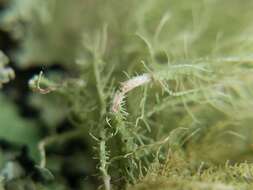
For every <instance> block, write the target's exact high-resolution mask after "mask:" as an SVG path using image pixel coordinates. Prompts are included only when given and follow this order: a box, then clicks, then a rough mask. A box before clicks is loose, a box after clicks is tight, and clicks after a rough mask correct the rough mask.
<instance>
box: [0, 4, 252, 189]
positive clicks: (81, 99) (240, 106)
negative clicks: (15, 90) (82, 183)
mask: <svg viewBox="0 0 253 190" xmlns="http://www.w3.org/2000/svg"><path fill="white" fill-rule="evenodd" d="M18 2H19V1H18V0H17V1H13V4H11V8H10V9H9V10H7V11H6V15H5V17H4V18H5V19H4V21H3V23H4V26H5V28H6V29H10V28H11V27H9V28H8V27H7V26H10V25H13V24H14V26H16V27H17V28H19V29H18V30H17V31H19V32H20V35H17V34H14V36H18V37H19V38H20V39H22V42H21V50H20V52H19V54H18V55H17V54H16V57H17V58H18V59H17V65H19V66H20V65H22V66H23V65H29V64H31V63H34V64H43V65H49V64H53V63H55V62H57V63H60V64H61V65H62V66H63V68H64V69H65V72H62V73H61V74H59V73H57V74H55V73H51V74H50V73H49V74H48V75H47V73H46V76H44V75H42V73H40V74H39V75H36V76H35V77H34V78H32V79H31V80H30V82H29V86H30V87H31V89H32V90H33V91H36V92H39V93H41V94H48V96H43V97H40V98H43V100H44V101H47V102H50V103H49V104H50V105H55V104H54V101H52V94H54V95H55V96H57V97H58V98H59V99H61V100H63V101H62V102H64V103H62V104H61V106H62V107H64V109H63V110H61V111H62V112H61V111H59V113H61V114H62V115H64V116H66V118H67V119H68V121H70V123H71V124H72V125H73V126H74V128H73V129H72V130H70V131H67V132H65V133H63V134H58V133H56V131H55V130H54V128H53V127H52V124H51V126H50V127H51V128H53V129H51V130H50V134H49V135H48V136H47V137H45V139H42V140H41V141H40V143H38V146H39V150H40V155H41V162H40V166H41V167H42V168H45V167H48V168H49V169H51V168H50V167H52V168H54V167H53V166H52V165H51V166H48V165H47V163H48V160H49V162H50V160H51V159H53V158H52V157H50V156H49V157H48V156H47V151H46V148H47V146H52V147H53V146H54V145H55V144H58V143H64V142H68V141H70V139H80V137H81V138H82V140H83V141H85V143H87V145H88V146H89V148H88V151H89V153H88V155H93V156H94V157H95V160H96V164H94V162H92V161H90V163H91V165H93V166H94V167H95V166H97V167H96V173H97V174H98V175H99V177H98V180H100V181H101V183H100V184H102V187H103V188H104V189H105V190H110V189H126V188H128V189H129V190H130V189H133V190H139V189H143V190H149V189H150V190H151V189H154V187H156V189H159V188H160V189H161V190H163V189H172V190H174V189H175V190H177V189H183V190H184V189H185V190H186V189H196V190H200V189H201V190H203V189H217V190H234V189H250V188H251V186H252V185H251V184H252V179H251V178H252V176H251V175H252V174H251V171H252V166H251V164H247V163H243V164H241V163H242V162H244V161H249V162H250V161H252V154H253V152H252V151H253V150H252V144H253V142H252V133H253V131H252V127H251V123H252V119H253V117H252V112H253V107H252V104H253V102H252V101H253V88H252V86H253V78H252V76H253V75H252V74H253V70H252V68H253V67H252V64H253V59H252V50H253V44H252V42H253V41H252V39H253V36H252V34H253V25H252V11H251V10H252V8H253V2H252V1H245V2H244V3H242V2H241V1H239V0H224V1H218V0H217V1H216V0H205V1H194V0H188V1H178V0H169V1H168V0H156V1H154V0H145V1H144V0H140V1H131V0H123V1H120V2H119V1H118V0H111V1H104V2H101V1H98V0H94V1H88V0H87V1H81V0H73V1H67V0H66V1H60V0H53V1H49V0H44V1H39V0H30V1H29V0H26V1H25V2H26V3H24V4H20V3H18ZM35 2H40V4H41V6H38V5H37V4H36V3H35ZM38 7H39V8H38ZM17 10H22V12H21V13H20V15H19V14H17V13H18V11H17ZM24 10H27V11H24ZM73 10H75V11H74V13H73ZM12 19H13V20H14V21H15V22H14V21H13V20H12ZM10 20H11V21H12V22H10ZM19 20H21V21H22V22H24V23H26V24H27V26H26V27H24V26H23V25H21V26H22V27H21V26H20V25H18V24H17V23H20V22H19ZM69 20H70V22H68V21H69ZM20 27H21V28H20ZM13 32H14V31H13ZM23 33H25V34H26V35H23ZM80 41H81V42H80ZM124 72H126V73H125V74H124ZM35 74H36V73H35ZM56 75H57V76H56ZM54 76H56V77H55V78H57V79H55V78H54ZM124 81H125V82H124ZM38 102H41V101H38ZM40 106H41V107H40ZM43 106H44V104H43V105H42V103H41V105H40V104H37V107H39V108H41V110H46V109H45V108H44V107H45V106H44V107H43ZM52 107H53V106H52ZM66 110H67V111H66ZM59 113H58V114H59ZM43 115H44V114H43ZM46 120H47V119H46V118H45V121H46ZM82 140H80V141H82ZM92 147H94V150H92ZM168 152H169V153H171V154H172V156H171V155H169V157H168ZM178 152H180V154H181V153H182V154H183V155H184V156H179V157H177V156H175V157H174V154H176V153H178ZM170 157H171V158H170ZM171 159H172V160H171ZM166 160H167V162H166V163H164V162H165V161H166ZM228 160H230V161H229V162H227V161H228ZM203 163H205V164H203ZM154 165H156V167H158V168H155V169H152V167H153V166H154ZM56 171H57V170H56ZM56 173H57V172H56ZM231 173H233V174H234V175H235V176H236V177H235V176H234V175H233V174H231ZM57 179H62V178H61V177H59V178H57V177H56V179H55V180H57ZM61 182H62V181H61ZM59 183H60V182H59ZM63 183H64V182H63ZM130 184H133V186H131V185H130ZM135 184H137V185H135ZM83 188H84V189H85V187H83Z"/></svg>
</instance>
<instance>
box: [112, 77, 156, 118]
mask: <svg viewBox="0 0 253 190" xmlns="http://www.w3.org/2000/svg"><path fill="white" fill-rule="evenodd" d="M151 80H152V77H151V75H150V74H148V73H145V74H142V75H140V76H136V77H134V78H132V79H129V80H127V81H125V82H123V83H121V88H120V90H119V91H117V92H116V94H115V95H114V98H113V102H112V109H111V110H112V112H114V113H117V112H119V110H120V105H121V104H122V102H123V99H124V97H125V94H126V93H127V92H129V91H131V90H133V89H134V88H136V87H139V86H142V85H144V84H146V83H149V82H150V81H151Z"/></svg>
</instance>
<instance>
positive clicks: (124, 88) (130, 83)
mask: <svg viewBox="0 0 253 190" xmlns="http://www.w3.org/2000/svg"><path fill="white" fill-rule="evenodd" d="M151 79H152V78H151V76H150V74H147V73H145V74H143V75H140V76H136V77H134V78H132V79H129V80H127V81H125V82H123V83H121V92H123V93H127V92H129V91H131V90H133V89H134V88H136V87H138V86H142V85H144V84H146V83H149V82H150V81H151Z"/></svg>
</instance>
